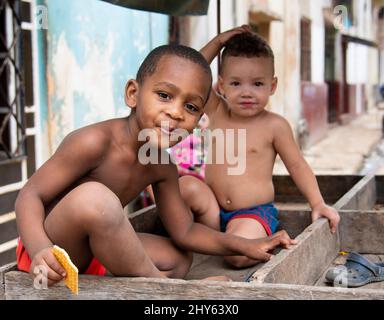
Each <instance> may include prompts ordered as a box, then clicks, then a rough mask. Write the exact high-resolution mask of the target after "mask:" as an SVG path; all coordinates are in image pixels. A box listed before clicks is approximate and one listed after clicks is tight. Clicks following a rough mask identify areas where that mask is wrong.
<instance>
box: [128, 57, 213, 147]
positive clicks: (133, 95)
mask: <svg viewBox="0 0 384 320" xmlns="http://www.w3.org/2000/svg"><path fill="white" fill-rule="evenodd" d="M210 87H211V78H210V75H209V74H208V73H207V72H206V71H205V70H203V68H202V67H200V66H199V65H198V64H196V63H194V62H192V61H190V60H188V59H185V58H181V57H178V56H175V55H165V56H163V57H161V58H160V60H159V62H158V64H157V66H156V72H154V73H153V74H152V75H150V76H147V77H146V78H145V80H144V81H143V83H142V84H141V85H139V84H138V83H137V82H136V81H135V80H130V81H129V82H128V84H127V87H126V103H127V104H128V105H129V106H130V107H131V108H135V109H136V111H135V112H136V119H137V123H138V126H139V128H140V130H142V129H154V132H156V135H157V138H158V142H160V143H159V144H158V146H159V147H160V148H168V147H171V146H173V145H175V144H176V143H177V142H178V141H177V139H176V137H177V131H178V129H179V130H180V129H183V130H186V131H188V132H192V130H193V129H194V128H195V127H196V125H197V123H198V121H199V119H200V117H201V115H202V114H203V112H204V105H205V103H206V100H207V97H208V94H209V91H210ZM168 140H170V143H169V145H168V144H166V143H165V142H166V141H168Z"/></svg>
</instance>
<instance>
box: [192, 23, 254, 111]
mask: <svg viewBox="0 0 384 320" xmlns="http://www.w3.org/2000/svg"><path fill="white" fill-rule="evenodd" d="M242 32H251V28H250V26H248V25H243V26H241V27H237V28H234V29H231V30H228V31H226V32H223V33H220V34H218V35H217V36H216V37H214V38H213V39H212V40H211V41H209V42H208V43H207V44H206V45H205V46H204V47H203V48H201V49H200V53H201V54H202V55H203V56H204V58H205V60H207V61H208V63H209V64H210V63H211V62H212V61H213V59H214V58H215V57H216V56H217V55H218V54H219V53H220V50H221V48H223V46H224V45H225V43H226V42H227V41H228V40H229V39H230V38H231V37H232V36H234V35H235V34H238V33H242ZM219 102H220V96H219V95H218V94H217V93H216V92H215V90H214V89H212V90H211V93H210V95H209V99H208V101H207V103H206V105H205V108H204V112H205V113H206V114H207V115H208V116H210V115H211V114H212V113H213V112H214V111H215V110H216V108H217V106H218V104H219Z"/></svg>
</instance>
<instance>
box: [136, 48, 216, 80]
mask: <svg viewBox="0 0 384 320" xmlns="http://www.w3.org/2000/svg"><path fill="white" fill-rule="evenodd" d="M166 55H173V56H177V57H180V58H184V59H187V60H189V61H192V62H194V63H196V64H197V65H199V66H200V67H201V68H202V69H203V71H205V72H206V73H207V74H208V75H209V77H210V83H212V73H211V68H210V67H209V63H208V62H207V60H205V58H204V57H203V55H202V54H201V53H200V52H199V51H197V50H195V49H193V48H191V47H187V46H183V45H179V44H166V45H163V46H160V47H157V48H155V49H153V50H152V51H151V52H150V53H149V54H148V55H147V57H146V58H145V59H144V61H143V63H142V64H141V65H140V68H139V70H138V71H137V75H136V80H137V82H138V83H139V84H142V83H143V81H144V80H145V78H146V77H148V76H150V75H152V74H153V73H154V72H155V71H156V67H157V64H158V62H159V60H160V58H162V57H163V56H166Z"/></svg>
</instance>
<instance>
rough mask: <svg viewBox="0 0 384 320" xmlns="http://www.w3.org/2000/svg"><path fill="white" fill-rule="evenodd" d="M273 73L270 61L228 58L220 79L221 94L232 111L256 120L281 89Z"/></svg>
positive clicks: (262, 58) (258, 58)
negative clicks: (253, 117)
mask: <svg viewBox="0 0 384 320" xmlns="http://www.w3.org/2000/svg"><path fill="white" fill-rule="evenodd" d="M272 72H273V71H272V62H271V59H270V58H264V57H253V58H247V57H233V56H229V57H226V58H225V62H224V65H223V69H222V72H221V75H220V77H219V91H220V93H221V94H222V95H223V96H224V97H225V98H226V100H227V102H228V106H229V108H230V109H231V112H233V113H234V114H236V115H238V116H240V117H252V116H255V115H257V114H259V113H260V112H261V111H263V110H264V108H265V107H266V105H267V103H268V99H269V96H271V95H272V94H273V93H274V92H275V90H276V86H277V78H276V77H274V76H273V74H272Z"/></svg>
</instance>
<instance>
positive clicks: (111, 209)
mask: <svg viewBox="0 0 384 320" xmlns="http://www.w3.org/2000/svg"><path fill="white" fill-rule="evenodd" d="M81 191H84V192H79V194H78V195H77V198H78V199H77V200H78V201H77V202H78V204H80V203H81V205H82V206H83V210H80V215H81V217H80V219H81V220H82V222H83V223H86V224H87V225H89V226H99V227H101V228H103V229H108V228H111V227H116V226H118V225H119V224H121V221H122V219H123V218H124V214H123V208H122V205H121V203H120V200H119V198H118V197H117V196H116V195H115V194H114V193H113V192H112V191H111V190H110V189H109V188H107V187H106V186H105V185H103V184H101V183H97V182H92V183H89V184H88V185H84V188H83V190H81Z"/></svg>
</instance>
